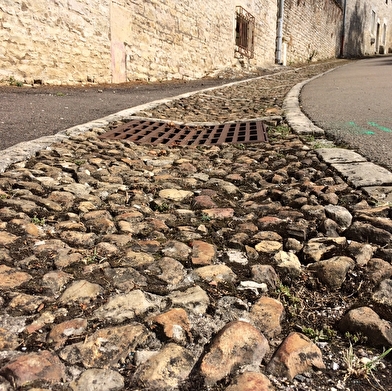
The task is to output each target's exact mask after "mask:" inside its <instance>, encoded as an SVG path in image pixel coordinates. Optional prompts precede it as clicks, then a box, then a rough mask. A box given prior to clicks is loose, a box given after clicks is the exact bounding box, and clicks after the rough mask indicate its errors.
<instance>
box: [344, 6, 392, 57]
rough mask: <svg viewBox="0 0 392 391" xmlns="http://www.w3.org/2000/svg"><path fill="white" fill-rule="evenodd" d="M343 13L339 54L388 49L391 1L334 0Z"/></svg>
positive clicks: (391, 49)
mask: <svg viewBox="0 0 392 391" xmlns="http://www.w3.org/2000/svg"><path fill="white" fill-rule="evenodd" d="M338 1H339V3H340V5H341V6H342V8H343V9H344V10H345V13H344V24H343V31H342V44H341V55H342V56H344V57H361V56H369V55H375V54H385V53H391V52H392V0H338Z"/></svg>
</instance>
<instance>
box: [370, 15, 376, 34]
mask: <svg viewBox="0 0 392 391" xmlns="http://www.w3.org/2000/svg"><path fill="white" fill-rule="evenodd" d="M370 28H371V33H374V30H375V29H376V12H375V11H372V25H371V27H370Z"/></svg>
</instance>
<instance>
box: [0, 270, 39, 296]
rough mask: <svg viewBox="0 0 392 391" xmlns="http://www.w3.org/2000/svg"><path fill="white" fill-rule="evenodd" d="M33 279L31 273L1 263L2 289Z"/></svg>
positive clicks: (0, 288) (15, 286)
mask: <svg viewBox="0 0 392 391" xmlns="http://www.w3.org/2000/svg"><path fill="white" fill-rule="evenodd" d="M31 279H32V277H31V275H30V274H28V273H25V272H20V271H18V270H16V269H13V268H11V267H9V266H6V265H0V290H5V289H14V288H17V287H19V286H21V285H23V284H24V283H25V282H28V281H30V280H31Z"/></svg>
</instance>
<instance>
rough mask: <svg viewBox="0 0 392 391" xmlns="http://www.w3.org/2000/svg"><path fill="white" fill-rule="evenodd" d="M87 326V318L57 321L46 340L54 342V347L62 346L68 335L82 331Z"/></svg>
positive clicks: (78, 333)
mask: <svg viewBox="0 0 392 391" xmlns="http://www.w3.org/2000/svg"><path fill="white" fill-rule="evenodd" d="M86 328H87V319H82V318H77V319H72V320H68V321H66V322H62V323H59V324H57V325H55V326H53V327H52V330H51V331H50V333H49V335H48V338H47V341H48V343H54V344H55V349H59V348H60V347H62V346H63V345H64V344H65V342H66V341H67V339H68V338H69V337H73V336H75V335H76V336H78V335H81V334H83V333H84V331H85V330H86Z"/></svg>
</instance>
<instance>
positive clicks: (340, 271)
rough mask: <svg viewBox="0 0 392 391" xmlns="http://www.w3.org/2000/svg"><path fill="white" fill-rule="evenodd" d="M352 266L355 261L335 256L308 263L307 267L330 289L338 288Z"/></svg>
mask: <svg viewBox="0 0 392 391" xmlns="http://www.w3.org/2000/svg"><path fill="white" fill-rule="evenodd" d="M354 267H355V262H354V261H353V260H352V259H351V258H349V257H345V256H336V257H333V258H331V259H326V260H325V261H319V262H316V263H311V264H310V265H308V269H309V270H311V271H314V272H315V273H316V275H317V277H318V278H319V279H320V280H321V281H322V282H323V283H324V284H327V285H328V286H329V287H330V288H331V289H332V290H337V289H340V287H341V286H342V284H343V282H344V280H345V279H346V275H347V272H348V271H349V270H352V269H354Z"/></svg>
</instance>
